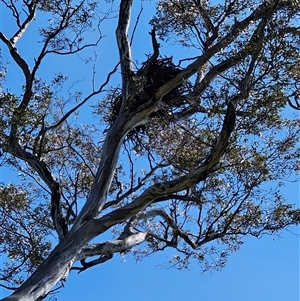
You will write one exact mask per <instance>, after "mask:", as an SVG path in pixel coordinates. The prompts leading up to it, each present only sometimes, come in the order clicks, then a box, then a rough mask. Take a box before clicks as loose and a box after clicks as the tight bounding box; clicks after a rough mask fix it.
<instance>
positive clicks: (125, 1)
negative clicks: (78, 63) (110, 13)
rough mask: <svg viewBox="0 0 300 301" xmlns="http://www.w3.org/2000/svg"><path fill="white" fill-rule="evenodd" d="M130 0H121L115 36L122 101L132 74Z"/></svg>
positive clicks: (128, 88) (128, 87)
mask: <svg viewBox="0 0 300 301" xmlns="http://www.w3.org/2000/svg"><path fill="white" fill-rule="evenodd" d="M131 6H132V0H121V4H120V10H119V21H118V26H117V29H116V37H117V43H118V48H119V55H120V63H121V74H122V97H123V101H125V99H126V98H127V97H128V95H129V90H130V79H131V76H132V73H133V71H132V59H131V47H130V42H129V39H128V28H129V23H130V14H131Z"/></svg>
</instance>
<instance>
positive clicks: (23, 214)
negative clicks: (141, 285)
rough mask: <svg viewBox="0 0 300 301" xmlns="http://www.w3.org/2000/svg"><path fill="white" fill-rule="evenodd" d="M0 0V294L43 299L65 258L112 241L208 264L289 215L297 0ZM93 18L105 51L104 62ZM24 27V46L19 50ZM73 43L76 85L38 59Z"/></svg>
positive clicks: (73, 263)
mask: <svg viewBox="0 0 300 301" xmlns="http://www.w3.org/2000/svg"><path fill="white" fill-rule="evenodd" d="M1 3H2V8H3V9H4V14H6V16H8V15H10V17H11V23H10V26H9V27H7V28H5V26H4V30H3V31H2V32H0V40H1V43H2V50H3V53H6V55H5V57H9V61H10V65H9V66H7V65H5V64H4V61H2V66H1V79H2V81H1V83H2V84H1V98H0V109H1V119H0V147H1V159H2V161H1V164H2V169H3V171H4V174H7V176H4V182H3V183H1V187H0V196H1V197H0V218H1V224H0V228H1V237H0V247H1V252H2V253H4V254H6V259H7V262H6V263H5V264H4V265H3V267H2V269H1V272H0V279H1V286H2V287H5V288H7V289H11V290H12V295H11V296H8V297H6V298H4V299H3V300H24V301H25V300H41V299H43V298H45V297H46V296H47V295H48V294H49V292H51V291H52V290H53V289H55V287H56V286H58V285H59V284H60V283H62V282H64V281H66V280H67V276H68V273H69V272H70V270H72V269H73V270H77V271H79V272H82V271H84V270H86V269H89V268H91V267H92V266H95V265H98V264H101V263H103V262H105V261H108V260H111V259H112V258H113V256H114V255H115V254H118V253H121V254H130V253H131V254H133V255H134V256H136V257H137V258H138V259H142V258H143V257H144V256H148V255H150V254H152V253H154V252H159V251H163V250H165V249H166V248H172V249H174V250H175V251H176V252H177V253H176V254H175V255H174V257H172V258H170V265H172V266H175V267H177V268H179V269H182V268H186V267H187V266H188V264H189V263H190V262H192V261H198V262H200V264H201V266H202V267H203V269H204V270H207V269H213V268H222V267H224V266H225V263H226V259H227V257H228V255H229V254H230V253H231V252H234V251H236V250H238V249H239V247H240V245H241V244H242V243H243V240H244V238H245V237H246V236H254V237H261V236H262V235H264V234H274V233H277V232H278V231H281V230H283V229H285V228H287V227H288V226H290V225H295V224H298V223H299V221H300V212H299V209H297V208H296V207H295V206H294V205H292V203H293V201H294V200H286V199H285V198H284V196H283V195H282V194H281V186H282V185H283V184H284V181H283V180H284V179H287V178H289V177H290V176H291V175H292V174H294V173H296V172H297V171H298V170H299V156H300V152H299V144H298V143H299V131H300V127H299V118H297V116H296V115H295V114H294V112H296V110H299V109H300V103H299V91H300V70H299V66H300V56H299V46H300V45H299V43H300V35H299V32H300V28H299V15H300V2H299V1H297V0H274V1H262V0H243V1H239V0H224V1H199V0H198V1H196V0H171V1H170V0H161V1H149V2H148V1H144V2H143V1H142V2H141V1H132V0H121V1H120V2H117V1H94V2H93V0H82V1H72V0H60V1H57V0H51V1H44V0H42V1H40V0H31V1H30V0H23V1H14V0H1ZM141 5H142V6H141ZM143 6H145V7H147V8H153V11H154V14H153V17H152V18H151V19H149V20H145V18H143V13H144V11H143ZM104 9H106V11H103V10H104ZM133 9H135V10H140V11H139V13H138V15H137V17H136V18H134V19H132V18H131V11H132V10H133ZM39 20H40V21H39ZM145 21H146V22H147V24H148V26H149V27H150V32H149V34H148V32H147V30H146V28H147V26H145V24H143V22H145ZM36 22H39V23H38V26H36ZM106 22H110V23H109V24H114V25H115V27H113V26H111V25H110V26H109V28H110V30H111V31H110V33H109V34H110V35H111V36H115V41H116V42H115V46H112V47H116V49H117V50H118V53H119V58H118V61H117V63H116V65H115V66H114V67H113V68H112V69H111V71H108V72H106V71H105V73H104V74H103V70H106V69H105V68H106V67H107V66H105V62H104V63H103V64H104V65H101V64H98V63H97V60H96V58H97V57H98V56H100V55H101V56H102V57H105V56H108V55H109V51H110V50H108V49H109V47H108V45H107V44H106V43H107V42H106V41H107V40H106V38H104V35H103V34H102V29H103V28H104V27H105V26H106V25H105V24H106ZM111 22H112V23H111ZM138 28H139V30H143V29H145V32H144V39H145V40H147V39H148V40H149V41H150V42H151V43H150V44H149V45H152V46H151V47H150V48H149V49H148V54H147V55H145V59H144V61H139V60H137V59H136V58H135V57H134V55H133V51H132V47H133V46H132V45H134V43H135V41H136V40H135V37H134V35H135V33H136V30H137V29H138ZM6 29H7V31H6ZM106 29H107V27H106ZM34 30H35V33H34V36H37V42H38V43H35V44H32V43H31V48H32V49H34V51H32V53H31V52H29V51H24V47H23V48H22V47H20V46H19V45H21V43H26V39H29V37H32V35H33V33H32V32H33V31H34ZM27 45H29V44H27ZM165 45H168V46H169V47H168V49H174V52H176V57H175V56H173V57H171V56H170V55H168V53H166V52H164V51H165V49H166V48H164V46H165ZM109 46H111V45H109ZM106 49H107V53H106V52H105V51H106ZM187 50H189V51H187ZM86 53H90V54H93V53H94V59H93V60H92V61H91V62H87V63H88V65H87V66H90V67H91V74H92V77H91V83H90V87H91V88H90V91H88V92H87V90H86V87H83V86H82V87H81V86H80V84H81V82H80V81H77V82H76V83H75V82H74V86H75V87H76V89H75V90H74V89H71V88H70V84H69V83H68V74H67V71H68V70H61V72H59V73H54V71H53V70H54V69H53V70H52V69H51V64H49V61H48V60H49V59H51V60H54V59H55V57H60V56H62V57H68V56H72V55H74V54H76V55H78V56H73V59H74V65H75V66H76V64H78V61H76V59H78V58H79V57H81V55H82V54H86ZM187 53H193V55H192V56H191V57H188V56H187ZM11 65H15V68H18V71H19V72H21V73H22V78H21V79H20V80H11V79H10V78H11V76H12V75H10V70H11V69H10V68H11ZM53 67H54V66H53ZM56 67H57V66H56ZM14 70H15V69H14ZM99 73H100V74H101V76H102V78H104V81H103V82H102V83H101V82H99V81H98V78H97V74H99ZM46 75H47V76H46ZM87 110H89V112H87ZM86 116H87V117H86ZM12 172H15V174H16V176H11V177H10V178H9V175H11V173H12ZM103 234H105V238H107V237H108V235H110V239H109V240H107V241H105V242H103V239H102V235H103ZM91 241H92V243H91Z"/></svg>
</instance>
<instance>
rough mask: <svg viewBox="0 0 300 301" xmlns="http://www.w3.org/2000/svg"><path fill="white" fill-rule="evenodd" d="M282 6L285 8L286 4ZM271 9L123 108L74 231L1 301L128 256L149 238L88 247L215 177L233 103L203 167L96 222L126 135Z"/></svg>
mask: <svg viewBox="0 0 300 301" xmlns="http://www.w3.org/2000/svg"><path fill="white" fill-rule="evenodd" d="M121 2H122V4H123V5H125V7H126V12H124V11H121V12H120V16H121V15H123V16H124V18H125V19H126V20H127V21H126V22H127V23H128V22H129V17H130V7H131V4H132V1H121ZM282 3H283V4H282V5H284V2H282ZM126 5H127V6H126ZM128 5H129V7H128ZM121 7H122V5H121ZM271 9H275V6H272V5H271V4H270V5H265V4H264V5H261V6H260V7H258V8H257V9H256V10H255V11H254V12H253V13H252V14H251V15H249V16H248V17H247V18H246V19H244V20H243V21H241V22H238V23H236V24H235V25H234V26H233V28H232V30H231V32H230V33H229V34H228V35H226V36H225V37H224V38H223V39H220V40H219V42H218V43H216V44H215V45H213V46H211V47H210V48H209V49H208V50H207V51H206V53H205V54H203V55H202V56H200V57H199V58H198V59H196V60H195V61H194V62H193V63H191V64H190V65H189V66H187V67H186V68H185V69H184V70H183V71H182V72H181V73H180V74H178V76H176V77H175V78H174V79H172V80H170V81H169V82H167V83H165V84H164V85H163V86H161V87H160V88H159V89H158V90H157V92H156V94H155V95H154V97H153V99H151V101H149V102H148V103H145V104H143V105H140V106H139V107H137V108H130V107H126V103H125V106H124V107H123V109H124V110H123V111H121V112H120V114H119V116H118V117H117V119H116V120H115V122H114V124H113V125H112V127H111V128H110V130H109V132H108V135H107V137H106V141H105V143H104V145H103V149H102V154H101V161H100V165H99V168H98V171H97V174H96V177H95V180H94V183H93V185H92V187H91V192H90V195H89V197H88V199H87V201H86V203H85V205H84V207H83V208H82V210H81V212H80V213H79V215H78V217H77V219H76V221H75V224H74V225H73V227H72V229H71V231H70V232H69V233H68V234H67V235H66V236H65V237H64V238H63V239H62V240H61V242H60V243H59V244H58V245H57V247H56V248H55V249H54V250H53V251H52V252H51V255H50V256H49V257H48V258H47V259H46V260H45V262H44V263H43V264H42V265H41V266H40V267H39V268H38V269H37V270H36V272H35V273H34V274H33V275H32V276H31V277H29V279H28V280H27V281H25V282H24V283H23V284H22V285H21V286H20V288H19V289H18V290H16V291H15V292H14V294H12V295H11V296H8V297H6V298H4V299H2V301H12V300H14V301H15V300H20V301H34V300H37V299H39V298H41V297H43V296H45V295H46V294H47V293H48V292H49V291H50V290H51V289H52V288H53V287H54V286H55V284H57V283H58V282H59V281H60V280H62V279H65V278H66V276H67V274H68V273H69V271H70V269H71V267H72V265H73V263H74V262H75V260H78V259H81V258H84V257H85V256H90V255H93V254H102V253H105V252H119V251H124V250H125V249H126V248H131V247H132V246H134V245H136V244H139V243H141V242H143V241H144V240H145V234H144V233H141V234H139V235H138V236H136V237H130V236H128V237H127V238H124V239H122V240H119V241H114V242H107V245H106V246H103V245H102V246H101V247H102V250H99V249H98V251H97V252H98V253H97V252H96V251H95V249H97V247H96V246H95V248H94V250H92V248H93V247H92V246H90V247H87V244H88V242H90V241H91V240H92V239H94V238H95V237H97V236H98V235H100V234H101V233H104V232H105V231H107V230H108V229H109V228H110V227H112V226H114V225H116V224H118V223H121V222H124V221H126V220H128V219H130V218H131V217H133V216H135V215H136V214H138V213H139V212H141V211H142V210H144V209H145V208H146V207H147V206H149V205H150V204H151V203H152V202H154V201H155V199H157V198H158V197H161V196H164V195H167V194H171V193H176V192H179V191H181V190H183V189H187V188H189V187H191V186H193V185H195V184H197V183H199V182H200V181H202V180H204V179H205V178H206V177H207V176H208V175H209V174H210V173H211V172H213V168H214V167H215V166H216V164H218V162H219V160H220V158H221V157H222V155H223V153H224V151H225V148H226V145H227V143H228V139H229V138H230V134H231V132H232V130H233V127H234V121H235V109H234V106H235V103H229V104H228V109H227V113H226V117H225V120H224V123H223V128H222V130H221V132H220V135H219V139H218V142H217V143H216V145H215V147H214V148H213V149H212V150H211V153H210V154H209V155H208V156H207V157H206V158H204V159H203V163H202V164H201V165H200V166H199V167H198V168H197V169H195V170H194V171H192V172H190V173H189V174H186V175H184V176H182V177H178V178H177V179H174V180H171V181H167V182H163V183H156V184H155V185H152V186H150V187H149V188H147V189H145V191H144V192H143V193H142V194H141V195H140V196H138V197H137V198H136V199H135V200H134V201H133V202H132V203H130V204H128V205H125V206H123V207H121V208H118V209H116V210H114V211H112V212H110V213H108V214H106V215H104V216H103V217H101V218H97V216H98V214H99V212H100V211H101V209H102V208H103V206H104V204H105V202H106V199H107V193H108V190H109V188H110V185H111V182H112V179H113V175H114V172H115V168H116V165H117V161H118V157H119V152H120V147H121V145H122V142H123V139H124V136H125V135H126V133H127V132H128V131H130V130H131V129H133V128H134V127H135V126H137V125H139V124H140V123H142V122H143V120H144V119H145V118H146V117H147V116H149V115H150V114H151V113H153V112H154V111H156V110H157V109H158V108H159V104H160V101H161V99H162V97H163V96H164V95H165V94H166V93H168V92H169V91H171V90H172V89H173V88H174V87H176V86H178V85H180V84H181V83H183V82H184V81H185V80H187V79H188V78H189V77H190V76H192V75H193V74H196V73H197V72H198V70H199V69H200V68H201V67H202V66H205V65H206V64H207V62H208V61H209V60H210V59H211V58H212V57H213V55H215V54H216V53H218V52H219V51H220V50H221V49H222V48H225V47H226V46H228V45H229V44H230V43H231V42H232V41H233V40H234V39H235V38H236V37H237V36H238V35H239V33H240V32H241V31H242V30H243V29H245V28H247V26H249V24H250V23H251V22H252V21H254V20H258V19H260V18H263V17H264V16H265V15H267V12H268V13H270V10H271ZM120 20H121V21H120V22H122V18H121V19H120ZM120 24H121V23H120ZM127 25H128V24H125V26H123V27H121V26H120V27H118V31H117V36H118V43H119V50H120V61H121V66H122V68H123V70H130V69H131V67H130V61H131V60H129V57H130V48H129V47H130V46H129V43H128V40H126V39H125V40H124V37H126V36H127V30H128V26H127ZM0 38H1V36H0ZM2 40H3V37H2ZM230 63H232V62H231V61H228V64H226V65H223V66H222V68H223V69H222V70H226V69H227V68H229V67H230V66H231V65H230ZM215 71H218V70H215ZM215 71H214V73H211V74H210V73H208V75H209V74H210V75H211V76H210V77H207V76H208V75H207V76H206V77H204V78H203V80H202V81H201V82H200V83H199V86H200V87H201V89H200V90H201V91H203V90H205V88H206V87H207V86H208V85H209V84H210V82H211V80H212V79H213V77H214V76H215V75H216V74H217V72H215ZM122 86H123V95H126V96H127V94H132V95H134V93H135V92H136V91H130V87H129V83H128V77H127V76H126V78H125V77H123V83H122ZM124 101H125V100H124ZM25 161H26V160H25ZM149 214H150V213H149ZM152 214H157V215H160V216H162V217H163V218H166V219H168V217H167V216H165V215H163V214H162V213H161V212H160V211H156V212H155V211H153V212H152ZM191 243H192V242H191ZM98 247H99V245H98ZM89 248H90V249H89ZM93 251H94V253H93ZM81 252H82V253H81Z"/></svg>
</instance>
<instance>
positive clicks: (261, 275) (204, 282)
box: [0, 1, 300, 301]
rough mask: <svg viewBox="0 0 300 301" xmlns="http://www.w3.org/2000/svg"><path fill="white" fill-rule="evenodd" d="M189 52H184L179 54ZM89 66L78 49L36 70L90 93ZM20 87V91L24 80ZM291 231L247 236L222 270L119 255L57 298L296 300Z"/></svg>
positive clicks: (110, 28)
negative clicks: (177, 266)
mask: <svg viewBox="0 0 300 301" xmlns="http://www.w3.org/2000/svg"><path fill="white" fill-rule="evenodd" d="M136 2H139V1H136ZM1 9H2V10H0V15H1V16H2V21H1V30H2V31H3V32H4V33H7V32H10V28H11V27H10V26H11V23H10V21H9V16H8V14H7V11H6V10H5V9H4V5H3V4H1ZM138 9H139V7H138V8H137V10H136V11H134V15H135V16H136V15H137V13H138ZM151 14H152V11H151V9H150V8H149V7H148V6H146V7H145V8H144V11H143V14H142V20H143V21H142V23H141V26H140V27H139V28H138V30H137V32H136V36H135V40H134V48H133V58H134V59H138V60H140V61H142V60H143V59H144V58H145V56H144V55H145V54H146V53H150V52H151V51H152V48H151V43H150V36H149V35H148V34H147V33H148V32H149V30H150V28H149V26H148V25H147V23H148V20H149V17H150V16H151ZM133 20H135V19H134V18H133ZM35 22H36V23H35V24H33V26H32V28H31V29H30V32H29V33H27V34H26V35H25V36H24V38H22V40H21V41H20V44H19V45H20V53H21V54H22V55H23V56H24V57H26V58H27V59H29V60H30V61H31V62H33V58H34V54H35V53H37V49H39V47H41V44H38V43H36V42H34V41H36V40H37V36H36V34H35V29H36V28H37V27H38V26H39V24H40V23H38V22H40V21H39V19H37V21H35ZM114 26H115V25H114V23H113V21H112V23H111V24H107V25H106V26H105V27H104V28H102V30H103V34H107V35H108V36H107V37H106V38H105V39H104V40H103V41H102V43H100V46H99V47H98V50H97V55H98V60H97V65H98V67H99V69H98V73H97V80H98V82H100V83H101V82H102V81H103V80H104V79H105V76H106V74H107V71H110V70H111V69H112V67H113V66H114V64H115V63H116V62H117V48H116V44H115V37H114V35H112V33H113V32H114ZM1 47H3V46H1ZM172 49H173V48H171V47H166V48H164V49H162V52H164V53H165V54H168V55H169V54H174V55H180V49H179V48H177V49H176V53H172ZM184 55H186V52H185V53H184V54H183V55H182V56H184ZM187 55H189V54H187ZM4 60H6V61H9V62H10V66H9V76H8V78H7V80H8V81H7V86H10V87H11V89H12V90H13V89H14V88H15V87H14V85H15V84H16V85H18V83H20V82H21V80H22V74H21V73H20V71H18V69H17V68H16V67H15V66H14V64H13V62H12V60H11V59H10V58H9V55H8V54H7V53H6V54H5V52H4ZM104 62H105V64H104V65H103V63H104ZM90 68H91V65H85V63H84V62H83V61H82V60H80V59H79V57H78V56H76V55H75V56H72V57H69V58H67V57H63V58H59V59H51V60H50V59H46V61H45V64H44V65H43V66H42V67H41V69H40V70H39V75H40V76H42V77H47V78H50V77H51V76H52V75H53V74H54V73H57V72H59V71H63V72H66V75H68V74H69V75H70V82H72V80H78V79H85V80H84V81H83V82H81V83H79V84H77V88H78V87H81V86H80V85H82V90H83V91H88V90H89V89H90V88H91V85H90V78H91V75H92V72H91V69H90ZM100 69H101V73H100ZM11 74H13V76H12V75H11ZM17 88H18V89H20V84H19V85H18V86H17ZM92 102H93V101H92ZM91 104H92V103H91ZM86 109H88V106H87V107H86ZM82 113H83V114H86V116H87V114H88V113H87V111H82ZM14 179H15V178H14V177H11V175H10V174H8V172H7V171H6V170H2V171H1V174H0V180H2V181H5V182H6V181H9V180H11V181H13V180H14ZM284 189H285V190H284V193H285V195H286V197H287V198H290V200H291V201H292V202H293V203H296V202H298V206H299V196H300V187H299V185H298V184H294V185H292V184H288V186H287V187H286V188H284ZM290 230H291V232H288V231H285V232H284V233H282V235H281V238H278V237H264V238H262V239H260V240H257V239H254V238H253V239H252V238H249V239H247V241H246V243H245V244H244V245H243V246H242V248H241V249H240V251H238V252H237V253H235V254H232V255H231V256H230V257H229V261H228V264H227V266H226V268H225V269H223V270H222V271H221V272H217V271H214V272H212V273H205V274H203V273H202V272H201V268H200V267H199V266H197V265H196V264H194V265H191V266H190V270H189V271H177V270H175V269H165V268H159V267H157V266H158V265H159V264H163V263H165V262H167V261H168V254H172V251H170V252H164V253H158V254H156V255H153V256H151V257H149V258H146V259H145V260H143V261H142V262H140V263H138V264H136V263H135V261H134V259H133V258H131V257H129V258H126V261H125V262H122V258H121V257H120V256H117V255H116V256H115V257H114V258H113V259H112V260H110V261H108V262H106V263H104V264H102V265H100V266H97V267H94V268H92V269H90V270H87V271H85V272H83V273H81V274H79V275H78V274H77V273H76V272H71V274H70V276H69V278H68V280H67V282H66V287H65V288H64V289H61V290H60V293H59V294H58V295H57V297H58V300H73V301H82V300H89V301H96V300H97V301H98V300H124V301H127V300H131V301H148V300H149V301H150V300H151V301H152V300H155V301H165V300H172V301H184V300H188V301H200V300H203V301H216V300H222V301H240V300H242V301H254V300H255V301H267V300H271V301H283V300H286V301H299V300H300V293H299V283H300V279H299V271H300V266H299V254H300V246H299V227H298V228H296V227H294V228H291V229H290ZM6 294H7V292H6V291H5V290H3V289H2V291H1V289H0V297H4V296H5V295H6Z"/></svg>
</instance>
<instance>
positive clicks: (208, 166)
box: [95, 100, 236, 227]
mask: <svg viewBox="0 0 300 301" xmlns="http://www.w3.org/2000/svg"><path fill="white" fill-rule="evenodd" d="M235 101H236V100H233V101H232V102H229V104H228V109H227V112H226V116H225V120H224V123H223V127H222V130H221V133H220V135H219V139H218V141H217V143H216V145H215V146H214V148H213V149H212V150H211V152H210V154H209V155H208V156H207V157H206V159H205V160H204V162H203V163H202V164H201V165H200V166H199V167H198V168H197V169H195V170H194V171H192V172H190V173H188V174H186V175H184V176H182V177H178V178H177V179H174V180H171V181H167V182H162V183H157V184H154V185H152V186H150V187H149V188H148V189H146V190H145V191H144V192H143V193H142V194H141V195H140V196H139V197H137V198H136V199H135V200H134V201H133V202H132V203H130V204H128V205H125V206H123V207H121V208H119V209H116V210H114V211H112V212H111V213H108V214H106V215H104V216H103V217H101V218H99V219H98V220H95V223H96V224H97V225H99V226H100V225H101V227H103V226H105V227H112V226H113V225H116V224H118V223H120V222H123V221H125V220H127V219H128V218H130V217H132V216H133V215H135V214H137V213H138V212H140V211H142V210H143V209H145V208H146V207H147V206H149V205H150V204H152V203H153V202H154V201H155V200H156V199H157V198H158V197H161V196H164V195H167V194H172V193H176V192H179V191H182V190H184V189H187V188H189V187H191V186H194V185H196V184H198V183H199V182H201V181H203V180H205V179H206V178H207V176H208V175H209V174H211V173H212V172H213V171H214V167H215V166H216V165H217V164H218V163H219V160H220V158H221V157H222V155H223V153H224V152H225V149H226V146H227V144H228V141H229V138H230V135H231V133H232V131H233V129H234V124H235V108H234V105H235V104H234V102H235Z"/></svg>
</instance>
